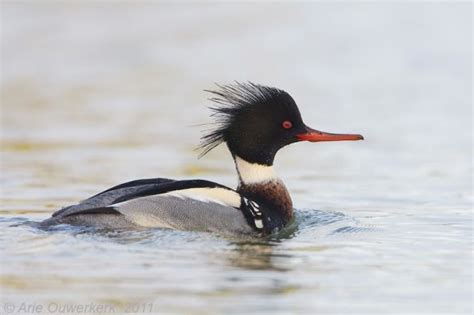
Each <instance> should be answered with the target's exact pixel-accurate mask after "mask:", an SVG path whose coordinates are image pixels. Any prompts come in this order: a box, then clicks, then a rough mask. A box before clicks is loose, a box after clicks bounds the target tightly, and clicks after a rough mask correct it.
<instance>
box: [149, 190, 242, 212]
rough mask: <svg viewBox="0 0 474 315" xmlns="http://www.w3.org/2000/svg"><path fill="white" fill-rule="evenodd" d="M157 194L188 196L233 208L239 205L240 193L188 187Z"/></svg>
mask: <svg viewBox="0 0 474 315" xmlns="http://www.w3.org/2000/svg"><path fill="white" fill-rule="evenodd" d="M158 196H161V197H166V196H173V197H178V198H183V199H184V198H190V199H194V200H198V201H202V202H215V203H218V204H221V205H224V206H230V207H234V208H239V207H240V195H239V194H238V193H237V192H235V191H232V190H229V189H225V188H189V189H181V190H175V191H170V192H167V193H164V194H160V195H158Z"/></svg>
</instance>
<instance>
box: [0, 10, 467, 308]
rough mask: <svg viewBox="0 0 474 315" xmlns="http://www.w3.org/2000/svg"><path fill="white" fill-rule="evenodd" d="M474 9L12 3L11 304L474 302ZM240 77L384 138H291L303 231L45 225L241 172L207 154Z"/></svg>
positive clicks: (7, 108) (6, 210) (6, 66)
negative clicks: (233, 235)
mask: <svg viewBox="0 0 474 315" xmlns="http://www.w3.org/2000/svg"><path fill="white" fill-rule="evenodd" d="M471 26H472V5H471V4H470V3H467V2H466V3H457V4H453V3H451V2H445V3H438V4H430V3H426V2H425V3H418V4H415V3H409V2H404V3H398V4H380V3H379V4H375V3H365V4H363V3H359V4H357V3H342V2H339V3H336V4H330V3H324V2H317V3H312V4H311V3H305V4H303V3H302V4H298V5H294V4H293V5H292V4H282V3H280V4H270V3H269V4H255V3H253V4H252V3H246V4H233V5H216V4H212V3H210V4H207V5H203V4H198V3H195V4H181V5H164V4H160V3H152V2H142V3H133V2H130V3H129V4H126V3H121V4H119V3H114V4H112V3H107V2H87V3H84V2H82V3H79V2H75V3H69V4H67V3H65V2H64V3H60V2H51V3H44V2H41V3H38V2H23V3H14V2H8V3H7V2H2V70H1V74H2V170H1V176H2V196H1V218H0V230H1V233H0V248H1V249H2V263H1V304H2V305H0V312H3V311H5V312H9V311H11V310H12V308H11V307H12V305H13V311H14V312H19V311H20V309H19V308H20V307H21V306H22V303H26V304H28V305H39V306H42V307H43V310H42V312H43V313H48V312H49V313H59V312H60V309H59V307H66V306H71V305H72V306H74V305H81V304H83V305H88V304H91V303H96V304H99V305H104V306H109V307H114V309H113V310H114V311H116V312H118V311H126V310H128V311H138V310H141V311H145V312H149V310H150V309H149V307H150V303H151V308H152V311H153V312H175V313H179V312H181V313H185V314H203V313H207V312H211V313H233V314H236V313H248V312H256V313H265V314H278V313H281V314H283V313H285V314H286V313H306V314H318V313H323V314H324V313H341V314H342V313H344V314H346V313H347V314H367V313H375V314H379V313H395V314H407V313H411V314H420V313H443V314H448V313H464V314H470V313H472V253H471V251H472V212H471V211H472V182H471V180H472V164H471V161H472V151H471V148H472V96H471V92H472V91H471V86H472V60H471V55H472V48H471V44H472V30H471ZM232 80H251V81H254V82H258V83H262V84H268V85H274V86H277V87H280V88H284V89H286V90H287V91H288V92H290V93H291V94H292V95H293V96H294V98H295V99H296V101H297V103H298V104H299V106H300V110H301V111H302V113H303V117H304V119H305V121H306V122H307V124H308V125H311V126H313V127H315V128H318V129H321V130H327V131H333V132H338V131H340V132H357V133H361V134H363V135H364V136H365V138H366V140H365V141H363V142H354V143H349V142H347V143H327V144H310V143H304V144H303V143H302V144H296V145H293V146H291V147H288V148H285V149H284V150H283V151H282V152H280V154H279V155H278V156H277V160H276V168H277V170H278V171H279V174H280V175H281V177H282V178H283V179H284V181H285V183H286V184H287V186H288V187H289V189H290V191H291V193H292V197H293V200H294V204H295V206H296V208H297V218H296V225H297V226H296V227H293V228H294V231H293V232H292V233H289V235H286V236H285V237H283V238H275V239H272V240H247V239H228V238H224V237H220V236H218V235H212V234H201V233H191V232H178V231H169V230H150V231H146V232H143V231H142V232H116V233H113V232H110V233H94V232H93V231H90V230H87V229H80V228H66V227H60V228H58V229H57V230H56V231H49V232H45V231H41V230H38V229H36V228H34V227H32V226H31V225H30V224H29V222H32V221H39V220H42V219H44V218H47V217H48V216H49V215H50V213H51V212H53V211H54V210H56V209H58V208H60V207H61V206H64V205H67V204H70V203H73V202H75V201H77V200H80V199H83V198H85V197H87V196H90V195H91V194H95V193H96V192H98V191H100V190H103V189H105V188H108V187H109V186H111V185H115V184H117V183H120V182H124V181H127V180H131V179H136V178H145V177H157V176H163V177H176V178H205V179H210V180H215V181H218V182H221V183H223V184H226V185H229V186H234V185H235V181H236V178H235V174H234V170H233V166H232V163H231V159H230V157H229V155H228V153H227V152H226V150H225V148H219V149H218V150H216V151H214V152H212V153H210V154H209V155H208V156H206V157H205V158H203V159H201V160H197V153H196V152H194V151H193V149H194V147H195V145H196V144H197V143H198V142H199V136H200V130H202V129H203V128H205V126H195V125H197V124H201V123H207V122H210V120H209V118H208V117H207V116H208V114H209V111H207V109H206V105H208V102H207V101H206V95H205V93H204V92H202V90H203V89H205V88H209V87H212V84H213V82H221V83H225V82H230V81H232ZM5 303H12V304H5ZM134 303H138V306H139V307H142V309H134V308H130V305H135V304H134ZM96 311H97V309H96ZM76 313H77V311H76Z"/></svg>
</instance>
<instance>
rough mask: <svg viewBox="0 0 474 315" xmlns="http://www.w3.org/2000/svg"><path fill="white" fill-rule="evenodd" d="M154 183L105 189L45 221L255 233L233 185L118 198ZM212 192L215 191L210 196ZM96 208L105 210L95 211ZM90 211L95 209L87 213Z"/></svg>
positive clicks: (46, 223) (144, 189) (119, 226)
mask: <svg viewBox="0 0 474 315" xmlns="http://www.w3.org/2000/svg"><path fill="white" fill-rule="evenodd" d="M154 187H158V186H157V184H147V185H138V186H133V187H125V188H118V189H112V190H110V191H105V192H103V193H101V194H98V195H96V196H93V197H91V198H89V199H86V200H84V201H82V202H80V203H79V204H77V205H73V206H69V207H66V208H63V209H61V210H59V211H57V212H56V213H54V214H53V216H52V217H51V218H49V219H47V220H45V221H43V222H42V223H41V225H42V226H44V227H47V226H51V225H56V224H72V225H85V226H94V227H98V228H114V229H115V228H124V229H137V228H153V227H156V228H170V229H177V230H191V231H206V232H220V233H226V234H252V233H255V230H254V229H253V228H252V227H251V226H250V225H249V224H248V223H247V221H246V219H245V217H244V215H243V213H242V211H241V210H240V209H239V207H238V206H239V204H240V197H239V195H238V193H237V192H235V191H234V190H231V189H226V188H218V187H214V188H198V189H182V190H175V191H171V192H165V193H159V194H154V195H149V196H143V197H135V198H131V199H129V200H126V201H124V202H117V200H120V198H122V199H123V197H126V196H130V195H139V193H140V192H143V191H146V190H149V189H150V188H154ZM208 192H212V193H213V194H212V195H211V196H209V194H208ZM237 198H239V199H237ZM237 202H238V203H239V204H237ZM94 209H101V210H99V211H95V212H94V211H93V210H94ZM104 209H105V210H107V209H110V212H108V213H107V211H105V212H106V213H102V212H103V211H104ZM89 211H90V212H91V213H87V212H89Z"/></svg>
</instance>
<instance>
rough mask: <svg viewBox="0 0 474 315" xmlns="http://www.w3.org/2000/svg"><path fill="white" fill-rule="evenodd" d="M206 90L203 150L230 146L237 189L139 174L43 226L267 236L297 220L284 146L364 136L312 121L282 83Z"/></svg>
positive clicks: (239, 85)
mask: <svg viewBox="0 0 474 315" xmlns="http://www.w3.org/2000/svg"><path fill="white" fill-rule="evenodd" d="M206 91H207V92H209V93H211V95H212V97H211V98H210V100H211V101H212V102H213V103H214V105H213V106H212V107H210V109H211V110H212V112H213V114H212V116H213V117H214V118H215V120H216V121H215V126H214V128H213V129H212V130H211V131H210V132H208V133H207V134H205V135H204V136H203V137H202V139H201V140H202V142H201V144H200V148H201V149H202V153H201V155H205V154H206V153H208V152H209V151H210V150H212V149H213V148H215V147H216V146H218V145H219V144H221V143H225V144H226V145H227V147H228V149H229V151H230V153H231V155H232V158H233V160H234V162H235V167H236V170H237V174H238V179H239V184H238V186H237V188H236V189H232V188H229V187H226V186H224V185H221V184H218V183H215V182H212V181H207V180H201V179H191V180H174V179H168V178H149V179H139V180H134V181H130V182H127V183H124V184H120V185H117V186H114V187H112V188H110V189H107V190H105V191H103V192H101V193H99V194H97V195H94V196H92V197H90V198H88V199H85V200H84V201H81V202H79V203H78V204H76V205H72V206H68V207H65V208H63V209H61V210H59V211H57V212H55V213H53V215H52V217H51V218H49V219H47V220H45V221H43V222H42V225H43V226H51V225H56V224H71V225H85V226H94V227H100V228H107V229H122V228H126V229H128V228H170V229H177V230H191V231H207V232H219V233H229V234H249V235H250V234H259V235H268V234H271V233H274V232H276V231H279V230H281V229H282V228H283V227H285V225H287V224H288V222H290V220H291V219H292V217H293V203H292V200H291V197H290V194H289V192H288V190H287V188H286V187H285V184H284V183H283V181H282V180H281V179H280V178H279V177H278V176H277V174H276V173H275V170H274V169H273V161H274V158H275V155H276V153H277V152H278V150H280V149H281V148H283V147H284V146H286V145H289V144H292V143H295V142H299V141H310V142H321V141H342V140H362V139H363V137H362V136H361V135H358V134H334V133H327V132H322V131H318V130H315V129H312V128H310V127H308V126H306V125H305V124H304V123H303V120H302V118H301V114H300V111H299V109H298V106H297V105H296V103H295V101H294V100H293V98H292V97H291V96H290V95H289V94H288V93H287V92H285V91H283V90H281V89H278V88H273V87H268V86H263V85H259V84H254V83H251V82H248V83H238V82H236V83H233V84H228V85H217V88H216V89H215V90H206Z"/></svg>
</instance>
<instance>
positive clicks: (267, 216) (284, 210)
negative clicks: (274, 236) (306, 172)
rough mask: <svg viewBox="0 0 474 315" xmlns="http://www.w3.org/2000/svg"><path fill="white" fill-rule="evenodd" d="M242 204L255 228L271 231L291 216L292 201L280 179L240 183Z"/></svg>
mask: <svg viewBox="0 0 474 315" xmlns="http://www.w3.org/2000/svg"><path fill="white" fill-rule="evenodd" d="M237 190H238V192H239V193H240V194H241V195H242V196H243V202H242V206H243V207H244V208H245V209H244V213H245V212H248V213H247V215H246V216H247V217H248V216H249V215H250V216H251V218H250V219H252V220H253V222H254V224H255V227H256V228H257V229H260V230H262V231H263V232H264V233H271V232H274V231H275V230H280V229H281V228H283V227H284V226H285V225H286V224H287V223H288V222H289V221H290V220H291V218H292V216H293V203H292V201H291V197H290V194H289V193H288V190H287V189H286V187H285V185H284V184H283V183H282V182H281V181H280V180H272V181H268V182H264V183H257V184H250V185H249V184H240V185H239V187H238V188H237Z"/></svg>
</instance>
